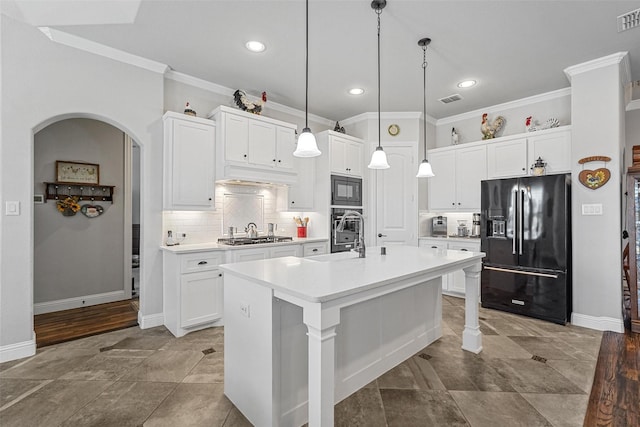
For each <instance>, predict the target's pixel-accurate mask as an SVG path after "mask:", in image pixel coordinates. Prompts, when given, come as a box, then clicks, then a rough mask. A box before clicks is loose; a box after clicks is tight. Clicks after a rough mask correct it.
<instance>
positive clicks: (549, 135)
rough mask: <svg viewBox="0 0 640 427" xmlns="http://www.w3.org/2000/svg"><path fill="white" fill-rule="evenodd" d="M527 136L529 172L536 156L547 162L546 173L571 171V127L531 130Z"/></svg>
mask: <svg viewBox="0 0 640 427" xmlns="http://www.w3.org/2000/svg"><path fill="white" fill-rule="evenodd" d="M529 135H530V136H529V137H527V151H528V156H527V157H528V164H529V173H530V174H531V166H532V165H533V164H534V163H535V162H536V160H537V159H538V157H540V158H542V160H543V161H544V162H545V163H546V164H547V165H546V171H545V172H546V174H547V175H549V174H557V173H566V172H571V129H570V128H568V127H566V126H565V127H562V128H557V129H549V130H544V131H538V132H532V133H530V134H529Z"/></svg>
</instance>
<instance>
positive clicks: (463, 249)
mask: <svg viewBox="0 0 640 427" xmlns="http://www.w3.org/2000/svg"><path fill="white" fill-rule="evenodd" d="M460 250H461V251H468V250H469V249H466V248H462V249H460Z"/></svg>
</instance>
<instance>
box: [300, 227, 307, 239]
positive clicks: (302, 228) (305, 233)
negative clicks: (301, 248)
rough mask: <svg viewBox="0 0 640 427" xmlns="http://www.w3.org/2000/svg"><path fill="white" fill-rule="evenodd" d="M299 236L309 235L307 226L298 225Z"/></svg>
mask: <svg viewBox="0 0 640 427" xmlns="http://www.w3.org/2000/svg"><path fill="white" fill-rule="evenodd" d="M298 237H307V227H298Z"/></svg>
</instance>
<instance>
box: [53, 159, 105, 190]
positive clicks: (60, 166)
mask: <svg viewBox="0 0 640 427" xmlns="http://www.w3.org/2000/svg"><path fill="white" fill-rule="evenodd" d="M56 182H64V183H69V184H96V185H98V184H100V165H96V164H93V163H79V162H67V161H64V160H56Z"/></svg>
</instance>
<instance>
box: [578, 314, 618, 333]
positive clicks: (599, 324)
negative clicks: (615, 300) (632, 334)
mask: <svg viewBox="0 0 640 427" xmlns="http://www.w3.org/2000/svg"><path fill="white" fill-rule="evenodd" d="M571 324H572V325H575V326H582V327H584V328H589V329H595V330H597V331H613V332H618V333H623V332H624V323H623V322H622V319H615V318H613V317H598V316H589V315H588V314H580V313H571Z"/></svg>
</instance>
